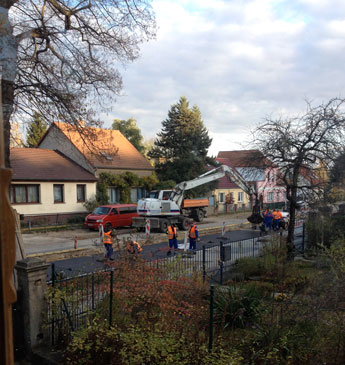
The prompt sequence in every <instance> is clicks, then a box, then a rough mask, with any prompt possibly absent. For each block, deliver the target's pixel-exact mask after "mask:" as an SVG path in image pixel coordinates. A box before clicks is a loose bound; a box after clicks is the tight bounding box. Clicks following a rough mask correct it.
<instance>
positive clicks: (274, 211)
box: [272, 209, 279, 231]
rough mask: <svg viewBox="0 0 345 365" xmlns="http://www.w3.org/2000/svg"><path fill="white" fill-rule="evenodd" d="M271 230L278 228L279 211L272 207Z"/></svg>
mask: <svg viewBox="0 0 345 365" xmlns="http://www.w3.org/2000/svg"><path fill="white" fill-rule="evenodd" d="M272 215H273V231H277V230H278V223H279V213H278V211H277V210H276V209H273V212H272Z"/></svg>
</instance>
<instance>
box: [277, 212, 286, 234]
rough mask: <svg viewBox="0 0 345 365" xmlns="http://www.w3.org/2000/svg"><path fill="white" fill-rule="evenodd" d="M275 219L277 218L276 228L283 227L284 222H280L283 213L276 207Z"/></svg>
mask: <svg viewBox="0 0 345 365" xmlns="http://www.w3.org/2000/svg"><path fill="white" fill-rule="evenodd" d="M277 220H278V222H277V230H279V228H280V227H282V228H284V224H282V223H283V214H282V212H281V211H280V210H279V209H277Z"/></svg>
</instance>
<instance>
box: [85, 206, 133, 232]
mask: <svg viewBox="0 0 345 365" xmlns="http://www.w3.org/2000/svg"><path fill="white" fill-rule="evenodd" d="M133 217H139V215H138V213H137V206H136V204H109V205H101V206H99V207H97V208H96V209H95V210H94V211H93V212H92V213H91V214H89V215H88V216H87V217H86V218H85V222H84V224H85V226H86V227H87V228H89V229H98V226H99V225H100V224H102V225H103V228H104V230H105V231H108V230H109V229H111V228H117V227H125V226H131V225H132V218H133Z"/></svg>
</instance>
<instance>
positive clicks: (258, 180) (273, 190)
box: [216, 150, 286, 207]
mask: <svg viewBox="0 0 345 365" xmlns="http://www.w3.org/2000/svg"><path fill="white" fill-rule="evenodd" d="M216 160H217V161H218V162H220V163H221V164H224V165H228V166H231V167H235V168H236V170H237V171H238V172H239V173H240V174H241V175H242V177H243V178H244V179H245V180H246V181H247V182H248V183H251V184H254V185H255V188H256V191H257V192H258V193H259V199H260V200H261V201H262V202H263V204H264V205H266V206H267V205H272V206H279V207H281V206H283V205H285V203H286V192H285V188H284V187H283V186H281V185H280V184H279V178H278V174H279V170H278V169H277V168H276V167H274V166H272V163H270V161H268V160H267V159H266V158H265V157H264V156H263V155H262V154H261V152H260V151H259V150H240V151H220V152H219V153H218V156H217V158H216Z"/></svg>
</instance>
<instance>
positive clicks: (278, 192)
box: [276, 191, 280, 202]
mask: <svg viewBox="0 0 345 365" xmlns="http://www.w3.org/2000/svg"><path fill="white" fill-rule="evenodd" d="M276 196H277V198H276V199H277V200H276V201H277V202H279V201H280V191H277V194H276Z"/></svg>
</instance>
